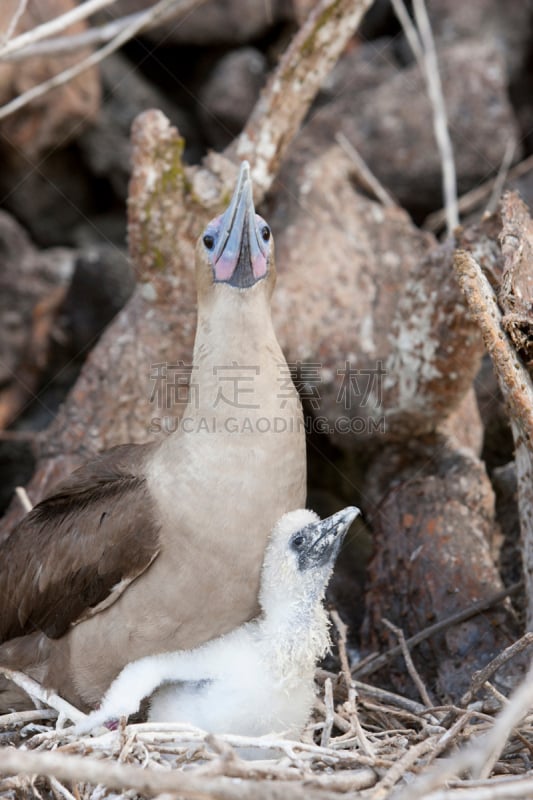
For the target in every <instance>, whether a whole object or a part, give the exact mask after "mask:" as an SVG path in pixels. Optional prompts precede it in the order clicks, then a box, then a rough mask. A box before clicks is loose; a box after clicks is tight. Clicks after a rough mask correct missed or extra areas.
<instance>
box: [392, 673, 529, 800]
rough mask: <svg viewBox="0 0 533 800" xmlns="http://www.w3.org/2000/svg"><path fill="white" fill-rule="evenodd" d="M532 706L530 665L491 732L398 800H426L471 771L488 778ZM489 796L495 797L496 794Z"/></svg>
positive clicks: (438, 768)
mask: <svg viewBox="0 0 533 800" xmlns="http://www.w3.org/2000/svg"><path fill="white" fill-rule="evenodd" d="M532 705H533V664H532V665H531V667H530V668H529V671H528V674H527V675H526V677H525V679H524V681H523V682H522V683H521V684H520V686H519V687H518V689H517V690H516V692H515V693H514V694H513V696H512V697H511V700H510V702H509V703H508V705H506V706H505V707H504V708H503V709H502V711H501V712H500V713H499V715H498V716H497V717H496V720H495V722H494V725H493V727H492V729H491V730H490V732H489V733H488V734H485V735H483V736H480V737H478V738H477V739H476V740H475V741H474V743H473V744H472V745H470V746H468V747H465V748H463V749H462V750H460V751H459V752H458V753H457V754H456V755H454V756H452V757H451V758H449V759H446V761H444V762H441V763H440V764H439V765H438V766H437V767H436V768H435V769H433V770H431V771H430V772H429V773H427V774H426V775H424V776H421V777H420V778H419V779H418V780H415V781H413V782H412V783H410V785H409V787H408V788H407V789H406V790H404V791H403V792H401V793H400V794H399V795H398V797H397V800H417V798H422V797H424V798H429V797H430V794H429V793H430V792H431V791H432V790H434V789H437V788H439V787H440V786H443V785H444V784H446V783H447V781H449V780H450V778H452V777H454V776H458V775H460V774H461V773H463V772H465V771H467V770H468V771H470V773H471V775H472V777H473V778H476V777H479V778H482V777H487V776H488V775H489V774H490V772H491V770H492V768H493V766H494V764H495V763H496V760H497V758H498V756H499V754H500V753H501V751H502V750H503V748H504V746H505V744H506V742H507V740H508V738H509V736H510V734H511V732H512V730H513V728H514V727H515V726H517V725H518V724H519V723H520V721H521V720H522V719H523V718H524V717H525V716H526V714H527V713H528V712H529V710H530V708H531V706H532ZM490 796H492V797H494V798H496V797H497V795H496V794H492V795H490ZM519 796H522V797H525V796H527V794H525V795H519V794H517V795H516V797H519ZM485 797H487V795H485Z"/></svg>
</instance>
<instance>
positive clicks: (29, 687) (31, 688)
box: [0, 666, 86, 722]
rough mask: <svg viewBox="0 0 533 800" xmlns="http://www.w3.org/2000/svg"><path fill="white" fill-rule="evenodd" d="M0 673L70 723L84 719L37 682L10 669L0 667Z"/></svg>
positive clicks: (81, 713) (56, 695) (75, 710)
mask: <svg viewBox="0 0 533 800" xmlns="http://www.w3.org/2000/svg"><path fill="white" fill-rule="evenodd" d="M0 673H3V674H4V675H5V676H6V678H9V680H10V681H13V683H14V684H16V685H17V686H19V687H20V688H21V689H24V691H25V692H26V694H28V695H29V696H30V697H35V698H36V699H37V700H41V701H42V702H43V703H46V705H47V706H50V708H53V709H54V710H55V711H57V713H58V714H59V715H60V716H65V717H68V719H70V720H72V722H81V720H83V719H85V718H86V715H85V714H84V713H83V712H82V711H79V710H78V709H77V708H75V707H74V706H72V705H71V704H70V703H68V702H67V701H66V700H63V698H62V697H60V696H59V695H58V694H56V693H55V692H53V691H52V690H50V689H44V688H43V687H42V686H41V685H40V684H39V683H37V681H34V680H33V678H30V677H29V676H28V675H25V674H24V673H23V672H18V671H15V670H11V669H4V668H3V667H1V666H0Z"/></svg>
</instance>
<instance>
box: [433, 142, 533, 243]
mask: <svg viewBox="0 0 533 800" xmlns="http://www.w3.org/2000/svg"><path fill="white" fill-rule="evenodd" d="M532 169H533V156H528V157H527V158H525V159H524V160H523V161H521V162H520V163H519V164H516V166H514V167H513V168H512V169H510V170H509V172H508V174H507V176H506V182H509V181H514V180H517V179H518V178H521V177H522V176H523V175H527V173H528V172H531V170H532ZM497 178H498V176H496V177H494V178H490V179H489V180H488V181H485V183H482V184H481V185H480V186H476V188H475V189H471V190H470V191H469V192H466V193H465V194H463V195H462V196H461V197H460V198H459V202H458V208H459V211H460V213H461V214H468V213H469V212H470V211H474V210H475V209H476V208H478V206H479V205H480V204H481V203H482V202H483V200H485V198H486V197H489V196H490V194H491V192H493V191H494V185H495V183H496V180H497ZM445 224H446V214H445V212H444V210H443V209H440V210H439V211H435V212H433V214H429V215H428V216H427V217H426V219H425V220H424V224H423V226H422V227H423V228H424V229H425V230H428V231H433V233H437V232H438V231H440V229H441V228H442V226H443V225H445Z"/></svg>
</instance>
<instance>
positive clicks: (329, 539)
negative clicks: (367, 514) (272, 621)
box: [260, 506, 360, 613]
mask: <svg viewBox="0 0 533 800" xmlns="http://www.w3.org/2000/svg"><path fill="white" fill-rule="evenodd" d="M359 513H360V511H359V509H358V508H355V506H349V507H348V508H344V509H343V510H342V511H337V513H336V514H333V515H332V516H331V517H327V518H326V519H323V520H321V519H320V518H319V517H318V515H317V514H315V513H314V511H308V510H307V509H299V510H298V511H290V512H289V513H288V514H284V515H283V517H281V519H280V520H279V521H278V522H277V523H276V525H275V526H274V529H273V531H272V533H271V536H270V539H269V542H268V545H267V548H266V552H265V559H264V563H263V573H262V580H261V592H260V601H261V606H262V608H263V610H264V611H265V612H266V613H268V612H269V611H270V610H272V609H279V608H280V607H283V606H286V605H287V604H290V603H297V604H300V603H305V604H308V603H310V604H313V603H316V602H317V601H319V600H321V599H322V597H323V595H324V592H325V590H326V586H327V583H328V580H329V577H330V575H331V572H332V570H333V566H334V564H335V559H336V558H337V555H338V553H339V550H340V547H341V544H342V541H343V539H344V536H345V534H346V532H347V531H348V529H349V527H350V525H351V524H352V522H353V520H354V519H355V518H356V517H357V516H358V514H359Z"/></svg>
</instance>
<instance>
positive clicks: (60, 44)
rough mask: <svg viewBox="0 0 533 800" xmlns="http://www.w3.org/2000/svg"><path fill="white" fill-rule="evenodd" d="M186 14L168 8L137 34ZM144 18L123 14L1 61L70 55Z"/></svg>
mask: <svg viewBox="0 0 533 800" xmlns="http://www.w3.org/2000/svg"><path fill="white" fill-rule="evenodd" d="M186 13H188V11H187V9H185V10H182V9H181V7H180V6H179V5H178V6H177V7H176V8H172V7H171V8H169V10H168V11H167V12H166V13H164V14H162V15H161V16H160V17H159V18H158V19H157V20H150V19H148V20H146V22H145V23H144V24H143V26H142V28H141V29H140V30H139V31H138V33H144V32H145V31H147V30H150V29H151V28H154V27H156V25H161V23H162V22H169V21H171V20H174V19H179V18H180V17H181V16H183V15H184V14H186ZM144 16H145V11H136V12H135V13H133V14H125V15H124V16H122V17H118V18H117V19H113V20H111V21H110V22H106V23H105V24H104V25H98V26H97V27H94V28H89V29H88V30H86V31H82V33H73V34H71V35H68V36H67V35H64V36H57V37H55V38H53V39H46V40H45V41H42V42H36V43H35V44H29V45H27V46H26V47H24V48H23V49H22V50H16V51H15V52H14V53H9V54H8V55H7V56H3V57H2V60H3V61H22V60H24V59H26V58H34V57H35V56H40V57H43V56H56V55H62V54H64V53H72V52H74V51H77V50H82V49H83V48H85V47H90V46H92V45H95V44H103V43H104V42H108V41H109V40H110V39H113V38H114V37H115V36H116V35H117V34H118V33H120V31H121V30H123V29H124V28H126V27H128V26H129V25H131V24H133V23H134V22H136V21H137V20H139V19H141V18H142V17H144Z"/></svg>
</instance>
